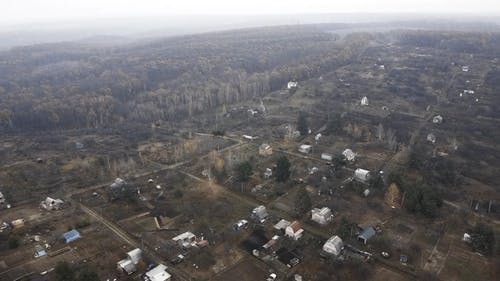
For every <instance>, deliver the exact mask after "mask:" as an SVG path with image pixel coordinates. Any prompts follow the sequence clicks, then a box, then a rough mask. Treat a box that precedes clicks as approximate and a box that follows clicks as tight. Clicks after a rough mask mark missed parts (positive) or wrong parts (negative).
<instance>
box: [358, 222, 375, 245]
mask: <svg viewBox="0 0 500 281" xmlns="http://www.w3.org/2000/svg"><path fill="white" fill-rule="evenodd" d="M376 233H377V232H376V231H375V228H373V227H371V226H368V227H364V228H363V231H362V232H361V233H360V234H359V235H358V240H359V241H360V242H363V243H364V244H366V243H367V242H368V240H370V238H372V237H373V236H375V234H376Z"/></svg>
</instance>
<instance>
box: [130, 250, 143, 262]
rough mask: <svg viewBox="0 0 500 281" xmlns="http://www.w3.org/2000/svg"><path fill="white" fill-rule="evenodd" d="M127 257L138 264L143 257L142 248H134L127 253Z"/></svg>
mask: <svg viewBox="0 0 500 281" xmlns="http://www.w3.org/2000/svg"><path fill="white" fill-rule="evenodd" d="M127 258H128V259H129V260H130V261H132V263H134V264H138V263H139V261H140V260H141V258H142V250H141V249H139V248H136V249H133V250H132V251H130V252H128V253H127Z"/></svg>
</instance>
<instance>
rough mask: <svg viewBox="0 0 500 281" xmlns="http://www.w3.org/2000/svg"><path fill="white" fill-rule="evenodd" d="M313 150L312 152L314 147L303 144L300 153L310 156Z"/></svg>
mask: <svg viewBox="0 0 500 281" xmlns="http://www.w3.org/2000/svg"><path fill="white" fill-rule="evenodd" d="M311 150H312V145H309V144H302V145H300V146H299V152H300V153H305V154H308V153H311Z"/></svg>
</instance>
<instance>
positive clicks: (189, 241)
mask: <svg viewBox="0 0 500 281" xmlns="http://www.w3.org/2000/svg"><path fill="white" fill-rule="evenodd" d="M172 240H174V242H177V244H178V245H179V246H181V247H184V248H189V247H191V246H193V245H194V244H195V242H196V235H194V234H193V233H191V232H189V231H187V232H184V233H182V234H179V235H177V236H175V237H174V238H172Z"/></svg>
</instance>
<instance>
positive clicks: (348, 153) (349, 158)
mask: <svg viewBox="0 0 500 281" xmlns="http://www.w3.org/2000/svg"><path fill="white" fill-rule="evenodd" d="M342 155H344V157H345V159H346V160H347V161H354V160H355V159H356V153H354V152H353V151H352V150H351V149H350V148H347V149H345V150H344V151H343V152H342Z"/></svg>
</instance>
